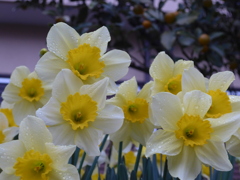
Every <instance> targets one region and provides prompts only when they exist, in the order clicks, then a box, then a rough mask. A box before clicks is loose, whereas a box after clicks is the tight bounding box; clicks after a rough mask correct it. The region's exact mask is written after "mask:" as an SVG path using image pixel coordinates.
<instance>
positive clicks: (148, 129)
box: [130, 120, 154, 146]
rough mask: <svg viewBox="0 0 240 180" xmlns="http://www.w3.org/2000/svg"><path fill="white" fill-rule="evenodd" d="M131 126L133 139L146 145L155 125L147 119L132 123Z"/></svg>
mask: <svg viewBox="0 0 240 180" xmlns="http://www.w3.org/2000/svg"><path fill="white" fill-rule="evenodd" d="M130 126H131V137H132V139H134V140H135V141H137V142H139V143H140V144H142V145H143V146H146V142H147V141H148V139H149V138H150V136H151V135H152V133H153V130H154V125H153V124H152V123H151V122H150V121H149V120H145V121H144V122H143V123H138V122H137V123H131V124H130Z"/></svg>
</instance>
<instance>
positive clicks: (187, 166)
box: [167, 146, 202, 180]
mask: <svg viewBox="0 0 240 180" xmlns="http://www.w3.org/2000/svg"><path fill="white" fill-rule="evenodd" d="M167 158H168V169H169V172H170V174H171V175H172V176H173V177H179V179H182V180H193V179H195V178H196V177H197V175H198V174H199V173H200V172H201V169H202V164H201V162H200V161H199V159H198V158H197V156H196V154H195V152H194V149H193V148H191V147H189V146H183V149H182V152H181V153H180V154H178V155H176V156H168V157H167Z"/></svg>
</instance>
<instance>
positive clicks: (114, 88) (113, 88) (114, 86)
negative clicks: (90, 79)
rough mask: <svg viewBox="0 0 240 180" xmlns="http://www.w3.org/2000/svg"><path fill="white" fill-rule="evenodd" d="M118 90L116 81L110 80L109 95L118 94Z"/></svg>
mask: <svg viewBox="0 0 240 180" xmlns="http://www.w3.org/2000/svg"><path fill="white" fill-rule="evenodd" d="M117 90H118V86H117V84H116V83H115V81H113V80H112V79H110V78H109V82H108V87H107V95H114V94H116V93H117Z"/></svg>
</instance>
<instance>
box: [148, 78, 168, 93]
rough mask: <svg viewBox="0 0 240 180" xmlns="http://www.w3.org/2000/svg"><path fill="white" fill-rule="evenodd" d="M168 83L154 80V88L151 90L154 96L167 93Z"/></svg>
mask: <svg viewBox="0 0 240 180" xmlns="http://www.w3.org/2000/svg"><path fill="white" fill-rule="evenodd" d="M166 83H167V82H163V81H161V80H159V79H154V81H153V87H152V89H151V91H152V95H154V94H157V93H159V92H165V91H166V90H165V86H166Z"/></svg>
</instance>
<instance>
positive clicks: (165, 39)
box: [161, 31, 176, 50]
mask: <svg viewBox="0 0 240 180" xmlns="http://www.w3.org/2000/svg"><path fill="white" fill-rule="evenodd" d="M175 40H176V35H175V32H174V31H165V32H164V33H162V35H161V43H162V45H163V46H164V47H165V48H166V49H167V50H170V49H171V48H172V46H173V43H174V42H175Z"/></svg>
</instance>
